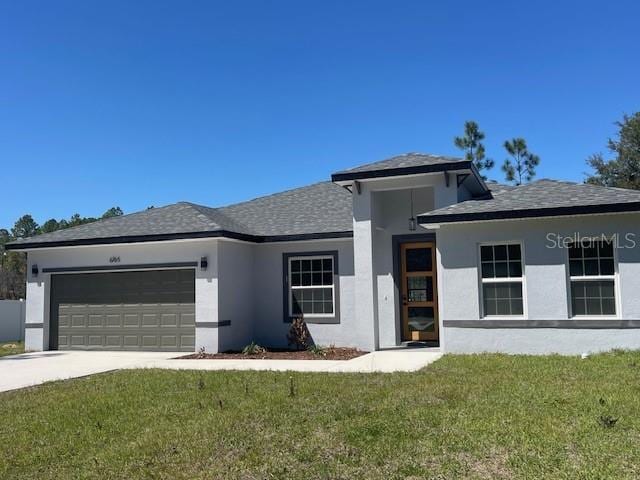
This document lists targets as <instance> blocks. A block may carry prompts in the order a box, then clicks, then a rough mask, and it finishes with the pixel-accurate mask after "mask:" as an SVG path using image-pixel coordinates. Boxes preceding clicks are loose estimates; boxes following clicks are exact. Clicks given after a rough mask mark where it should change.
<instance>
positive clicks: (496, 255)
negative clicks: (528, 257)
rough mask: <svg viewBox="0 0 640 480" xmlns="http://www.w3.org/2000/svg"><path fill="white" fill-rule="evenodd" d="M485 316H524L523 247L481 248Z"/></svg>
mask: <svg viewBox="0 0 640 480" xmlns="http://www.w3.org/2000/svg"><path fill="white" fill-rule="evenodd" d="M480 271H481V275H480V278H481V296H482V315H483V316H484V317H491V316H494V317H506V316H522V315H524V297H523V290H524V289H523V280H524V275H523V271H524V269H523V268H522V247H521V245H520V244H519V243H501V244H494V245H480Z"/></svg>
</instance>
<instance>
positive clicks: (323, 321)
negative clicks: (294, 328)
mask: <svg viewBox="0 0 640 480" xmlns="http://www.w3.org/2000/svg"><path fill="white" fill-rule="evenodd" d="M292 321H293V320H292V319H291V317H287V318H285V319H284V323H291V322H292ZM304 323H308V324H309V325H340V319H339V318H337V317H315V318H305V319H304Z"/></svg>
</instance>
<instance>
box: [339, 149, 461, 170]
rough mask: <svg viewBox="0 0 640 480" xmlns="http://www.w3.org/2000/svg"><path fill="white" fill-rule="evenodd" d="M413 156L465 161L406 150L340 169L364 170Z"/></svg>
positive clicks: (458, 158)
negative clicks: (399, 158)
mask: <svg viewBox="0 0 640 480" xmlns="http://www.w3.org/2000/svg"><path fill="white" fill-rule="evenodd" d="M411 156H420V157H430V158H437V159H443V160H450V161H451V163H454V162H463V161H464V158H462V157H453V156H451V155H440V154H436V153H423V152H405V153H399V154H396V155H392V156H390V157H388V158H384V159H382V160H375V161H373V162H367V163H364V164H360V165H356V166H354V167H349V168H345V169H343V170H340V171H341V172H349V171H351V170H355V169H358V170H362V169H366V168H367V167H370V166H374V165H377V164H380V163H382V162H387V161H389V160H393V159H395V158H398V157H411Z"/></svg>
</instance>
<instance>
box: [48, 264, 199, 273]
mask: <svg viewBox="0 0 640 480" xmlns="http://www.w3.org/2000/svg"><path fill="white" fill-rule="evenodd" d="M197 266H198V262H173V263H136V264H131V265H98V266H93V267H59V268H43V269H42V273H65V272H91V271H103V270H157V269H159V268H185V267H191V268H194V267H197Z"/></svg>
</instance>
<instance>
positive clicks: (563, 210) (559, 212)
mask: <svg viewBox="0 0 640 480" xmlns="http://www.w3.org/2000/svg"><path fill="white" fill-rule="evenodd" d="M632 212H640V202H627V203H611V204H601V205H573V206H569V207H550V208H531V209H521V210H501V211H495V212H475V213H451V214H440V215H419V216H418V223H419V224H420V225H421V226H425V227H426V226H427V225H430V226H433V225H440V224H445V223H467V222H482V221H490V220H516V219H523V218H541V217H563V216H568V215H597V214H602V213H632Z"/></svg>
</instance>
